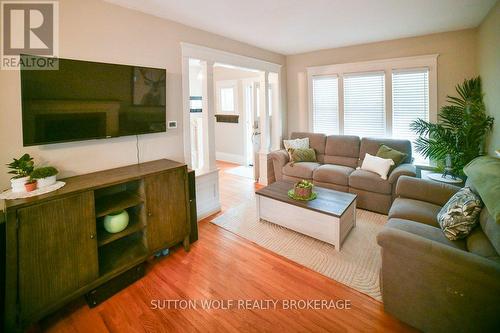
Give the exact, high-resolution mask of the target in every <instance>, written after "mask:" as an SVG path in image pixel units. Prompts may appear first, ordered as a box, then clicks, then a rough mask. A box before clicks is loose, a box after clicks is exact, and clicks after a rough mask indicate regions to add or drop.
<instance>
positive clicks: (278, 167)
mask: <svg viewBox="0 0 500 333" xmlns="http://www.w3.org/2000/svg"><path fill="white" fill-rule="evenodd" d="M269 156H270V157H271V159H272V161H273V170H274V177H275V179H276V180H282V179H283V173H282V170H283V167H284V166H285V165H286V164H287V163H288V162H289V161H290V157H289V156H288V153H287V151H286V150H284V149H281V150H275V151H273V152H271V153H270V154H269Z"/></svg>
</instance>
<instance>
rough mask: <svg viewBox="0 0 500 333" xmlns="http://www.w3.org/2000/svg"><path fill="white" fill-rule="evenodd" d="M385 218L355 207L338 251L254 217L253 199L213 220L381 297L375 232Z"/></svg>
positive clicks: (313, 268) (318, 270)
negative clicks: (352, 224) (352, 221)
mask: <svg viewBox="0 0 500 333" xmlns="http://www.w3.org/2000/svg"><path fill="white" fill-rule="evenodd" d="M386 221H387V216H385V215H381V214H376V213H372V212H368V211H365V210H361V209H357V213H356V227H354V228H353V229H352V230H351V232H350V233H349V235H348V236H347V238H346V240H345V241H344V243H343V244H342V249H341V251H340V252H337V251H335V247H334V246H333V245H330V244H327V243H324V242H322V241H319V240H316V239H314V238H311V237H308V236H305V235H302V234H300V233H297V232H295V231H292V230H289V229H287V228H284V227H282V226H279V225H276V224H273V223H270V222H267V221H264V220H260V221H257V215H256V206H255V202H254V201H253V202H251V203H250V202H249V203H245V204H241V205H240V206H237V207H233V208H231V209H229V210H227V211H226V212H225V213H224V214H223V215H221V216H219V217H217V218H216V219H214V220H213V221H212V223H214V224H215V225H218V226H220V227H222V228H224V229H226V230H229V231H230V232H232V233H234V234H236V235H238V236H241V237H243V238H245V239H248V240H250V241H252V242H254V243H256V244H258V245H260V246H262V247H264V248H266V249H268V250H271V251H273V252H275V253H277V254H280V255H282V256H284V257H286V258H288V259H290V260H293V261H295V262H297V263H299V264H301V265H303V266H306V267H308V268H310V269H312V270H314V271H316V272H318V273H321V274H323V275H325V276H327V277H329V278H332V279H334V280H336V281H338V282H340V283H342V284H345V285H347V286H349V287H351V288H353V289H355V290H357V291H359V292H362V293H363V294H366V295H368V296H370V297H372V298H374V299H376V300H378V301H382V297H381V294H380V285H379V271H380V267H381V257H380V247H379V246H378V244H377V240H376V236H377V234H378V232H379V231H380V230H381V229H382V226H383V225H384V224H385V222H386Z"/></svg>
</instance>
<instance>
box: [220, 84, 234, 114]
mask: <svg viewBox="0 0 500 333" xmlns="http://www.w3.org/2000/svg"><path fill="white" fill-rule="evenodd" d="M220 110H221V112H223V113H234V111H235V107H234V88H233V87H228V88H220Z"/></svg>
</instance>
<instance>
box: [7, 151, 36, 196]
mask: <svg viewBox="0 0 500 333" xmlns="http://www.w3.org/2000/svg"><path fill="white" fill-rule="evenodd" d="M33 165H34V163H33V158H32V157H31V156H30V155H29V154H24V155H23V156H21V158H19V159H16V158H14V161H12V162H11V163H9V164H7V166H8V167H9V169H11V171H9V174H12V175H15V176H14V177H12V179H11V180H10V184H11V188H12V192H16V193H19V192H25V191H26V188H25V186H24V184H26V183H27V182H28V180H29V176H30V174H31V172H32V171H33Z"/></svg>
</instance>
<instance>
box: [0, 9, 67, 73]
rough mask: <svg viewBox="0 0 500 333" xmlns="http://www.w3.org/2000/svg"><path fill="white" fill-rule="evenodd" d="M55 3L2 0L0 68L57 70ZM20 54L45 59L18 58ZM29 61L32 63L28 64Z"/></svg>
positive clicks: (57, 14) (56, 16) (56, 15)
mask: <svg viewBox="0 0 500 333" xmlns="http://www.w3.org/2000/svg"><path fill="white" fill-rule="evenodd" d="M58 6H59V3H58V2H57V1H2V2H1V8H2V11H1V20H2V22H1V23H2V36H1V37H2V40H1V47H2V54H1V57H2V59H1V68H2V69H17V68H19V66H22V67H23V69H37V70H47V69H50V70H52V69H57V68H55V67H54V64H56V63H57V61H55V60H54V59H47V58H45V57H56V56H57V55H58V51H59V47H58V46H59V45H58V37H59V36H58V35H59V31H58V30H59V29H58V28H59V25H58V16H59V7H58ZM21 54H26V55H33V56H35V55H37V56H44V57H32V59H30V57H26V56H23V57H22V58H20V55H21ZM28 60H31V61H28Z"/></svg>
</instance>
